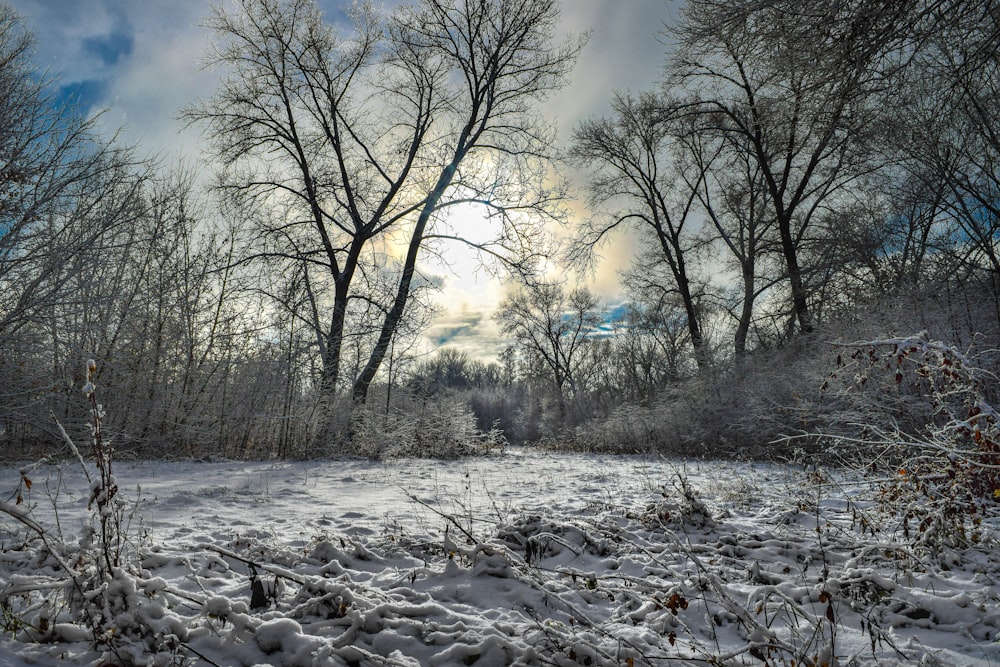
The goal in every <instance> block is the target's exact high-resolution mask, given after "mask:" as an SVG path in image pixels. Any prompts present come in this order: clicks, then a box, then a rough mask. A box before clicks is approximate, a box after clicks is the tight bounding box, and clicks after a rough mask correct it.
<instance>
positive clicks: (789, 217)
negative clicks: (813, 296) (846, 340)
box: [668, 0, 906, 332]
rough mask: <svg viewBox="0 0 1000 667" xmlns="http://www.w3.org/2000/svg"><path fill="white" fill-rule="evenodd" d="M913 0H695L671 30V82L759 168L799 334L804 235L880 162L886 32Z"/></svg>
mask: <svg viewBox="0 0 1000 667" xmlns="http://www.w3.org/2000/svg"><path fill="white" fill-rule="evenodd" d="M904 4H906V3H891V2H884V1H881V0H880V1H873V2H865V1H859V2H842V3H841V2H835V3H828V2H818V1H813V0H808V1H807V2H793V1H791V0H787V1H779V0H768V1H758V0H752V1H748V0H725V1H723V2H714V1H708V0H705V1H700V0H695V1H693V2H690V3H688V5H687V6H686V9H685V12H684V16H683V19H682V20H681V21H680V22H679V23H678V25H677V26H676V28H675V29H674V30H673V31H672V34H673V35H674V36H675V37H676V38H677V39H678V42H679V44H680V47H679V49H678V51H677V53H676V54H675V56H674V58H673V60H672V62H671V70H672V71H671V76H670V77H669V78H668V84H669V85H673V86H676V87H678V88H682V89H684V90H686V91H687V94H689V95H690V96H691V100H690V111H691V113H696V114H698V115H699V116H700V117H701V121H702V125H703V128H704V130H705V131H714V132H716V133H718V134H719V135H720V136H722V137H725V138H727V139H728V141H729V146H730V147H733V148H735V147H743V148H744V149H745V150H746V151H747V153H748V156H749V157H750V158H751V159H752V160H753V162H755V163H756V167H757V168H758V169H759V171H760V177H761V178H762V179H763V182H764V184H765V186H766V191H767V196H768V200H769V203H770V206H771V207H772V211H773V216H774V224H775V226H776V229H777V232H778V241H779V244H780V250H781V254H782V256H783V258H784V264H785V269H786V275H787V279H788V283H789V287H790V294H791V306H792V312H793V313H794V316H795V318H796V319H797V321H798V327H799V330H800V331H802V332H808V331H811V330H812V328H813V326H814V322H813V316H812V312H811V308H810V305H809V286H808V280H807V277H808V276H807V274H808V272H809V267H808V266H804V265H803V264H802V259H803V255H802V249H803V244H804V243H805V242H807V241H808V240H809V236H810V235H811V234H814V233H815V231H816V230H815V227H814V222H815V216H816V213H817V211H821V210H822V208H823V207H824V206H827V205H829V204H830V203H831V202H832V201H833V200H834V199H835V198H836V197H837V196H838V194H839V193H840V192H841V191H842V189H843V188H845V187H846V186H847V185H848V184H850V183H851V182H853V181H854V179H856V178H857V177H858V176H859V175H862V174H864V173H866V172H868V171H869V170H871V169H872V168H873V165H872V161H871V158H872V154H871V153H870V152H869V151H868V150H867V149H868V148H869V147H870V145H871V136H872V134H873V132H874V130H875V128H876V124H875V121H876V119H877V117H878V116H877V112H878V110H879V104H878V101H880V99H881V98H880V97H879V94H880V93H882V92H883V85H884V83H885V77H886V75H887V74H886V68H885V67H884V66H883V65H885V62H884V60H885V58H886V54H887V53H888V49H889V46H888V45H887V43H886V41H885V40H887V39H889V38H890V37H895V36H896V30H897V28H898V19H899V17H900V16H901V15H902V14H904V13H905V10H904V8H903V7H902V5H904Z"/></svg>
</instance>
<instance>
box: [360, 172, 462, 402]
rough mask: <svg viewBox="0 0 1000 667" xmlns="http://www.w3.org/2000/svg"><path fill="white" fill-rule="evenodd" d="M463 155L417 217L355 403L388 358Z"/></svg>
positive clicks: (443, 174)
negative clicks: (427, 238)
mask: <svg viewBox="0 0 1000 667" xmlns="http://www.w3.org/2000/svg"><path fill="white" fill-rule="evenodd" d="M462 157H464V154H461V153H460V154H457V155H456V156H455V157H454V158H453V159H452V162H451V164H449V165H448V166H447V167H445V169H444V170H443V171H442V172H441V176H440V177H439V178H438V182H437V183H436V184H435V186H434V189H433V190H432V191H431V193H430V196H428V197H427V202H426V203H425V204H424V207H423V208H422V209H421V210H420V217H419V218H417V224H416V226H415V227H414V229H413V234H412V235H411V236H410V245H409V247H408V248H407V250H406V259H405V261H404V262H403V274H402V275H401V276H400V278H399V289H397V290H396V298H395V300H394V301H393V303H392V308H391V309H390V310H389V312H388V313H386V315H385V320H384V322H383V324H382V331H381V332H380V333H379V337H378V342H377V343H376V344H375V349H374V350H372V353H371V356H370V357H369V358H368V363H367V364H365V367H364V368H363V369H362V370H361V373H360V374H359V375H358V378H357V380H355V381H354V392H353V397H354V402H355V403H357V404H364V402H365V401H366V400H368V389H369V388H370V387H371V384H372V381H373V380H374V379H375V375H376V374H377V373H378V369H379V367H380V366H381V365H382V361H383V360H384V359H385V355H386V352H387V351H388V349H389V343H390V342H392V337H393V336H394V335H395V334H396V328H397V327H398V326H399V322H400V321H401V320H402V318H403V311H404V310H405V309H406V301H407V299H409V297H410V284H411V283H412V282H413V274H414V272H415V271H416V266H417V253H418V252H419V251H420V245H421V244H422V243H423V240H424V231H425V230H426V229H427V223H428V222H429V221H430V218H431V215H432V214H433V213H434V211H435V210H436V209H437V206H438V203H439V202H440V201H441V197H443V196H444V192H445V190H447V189H448V186H449V185H451V181H452V179H453V178H454V177H455V172H456V171H457V169H458V164H459V163H460V162H461V161H462Z"/></svg>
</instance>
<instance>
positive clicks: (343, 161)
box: [186, 0, 580, 402]
mask: <svg viewBox="0 0 1000 667" xmlns="http://www.w3.org/2000/svg"><path fill="white" fill-rule="evenodd" d="M351 18H352V22H353V33H351V34H347V35H340V34H338V33H337V31H336V30H335V29H334V28H333V27H332V26H330V25H328V24H326V23H325V22H324V20H323V17H322V13H321V11H320V9H319V7H318V6H317V5H316V3H315V2H314V0H239V2H238V3H237V8H236V11H234V12H233V13H227V12H225V11H223V10H216V12H215V14H214V16H213V17H212V18H211V19H210V20H209V22H208V25H209V26H210V27H211V28H212V29H213V30H214V31H215V32H216V34H217V36H218V43H217V47H216V50H215V52H214V54H213V56H212V58H211V63H212V64H214V65H218V66H221V67H223V68H224V69H225V71H226V72H227V73H228V75H227V78H226V79H225V80H224V82H223V84H222V86H221V87H220V88H219V90H218V91H217V93H216V94H215V96H214V97H213V98H212V99H211V100H209V101H208V102H206V103H204V104H201V105H199V106H196V107H193V108H191V109H189V110H188V111H187V112H186V116H187V118H188V119H189V120H191V121H197V122H200V123H203V124H204V126H205V127H206V128H207V129H208V133H209V136H210V137H211V139H212V141H213V145H214V147H215V153H216V155H217V157H218V158H219V159H220V160H221V162H222V164H223V165H224V167H226V184H225V187H226V188H227V190H228V191H229V192H230V193H231V194H232V195H233V196H234V197H235V198H237V199H241V200H242V201H244V202H245V203H246V204H247V206H248V207H252V208H254V209H255V210H256V211H257V212H258V213H259V214H260V215H258V216H257V219H258V221H259V223H260V227H259V231H260V232H262V233H258V234H257V236H256V239H257V241H259V243H258V244H257V245H256V246H255V247H253V248H252V249H251V250H250V252H249V256H250V257H251V258H266V259H270V260H280V261H283V262H291V263H293V264H300V265H302V266H304V267H305V271H306V273H305V275H306V276H308V281H307V284H308V287H309V289H310V290H311V291H310V298H309V306H310V313H311V315H310V317H309V318H308V321H309V322H310V324H311V326H312V327H313V329H314V331H315V334H316V339H317V342H318V345H319V348H320V354H321V357H322V367H323V380H322V391H323V393H324V395H326V396H330V395H332V394H333V393H334V392H336V391H337V388H338V386H339V384H340V382H341V378H340V373H341V369H342V363H341V355H342V352H343V350H344V342H345V340H344V336H345V331H346V330H347V327H348V318H349V316H350V313H351V309H352V304H353V302H355V301H356V300H359V299H360V300H365V301H367V302H368V305H367V306H365V305H362V306H361V308H360V309H359V310H361V311H365V310H368V311H369V312H371V311H370V310H369V307H370V306H375V311H376V312H380V313H381V314H380V315H379V316H378V317H379V319H380V320H381V325H377V324H376V330H377V331H378V334H377V338H376V340H375V343H374V345H373V348H372V349H371V351H370V353H369V354H368V355H367V357H368V359H367V362H365V363H364V364H363V366H362V368H361V369H360V370H359V373H358V376H357V377H356V378H355V379H354V389H353V395H354V397H355V399H356V400H358V401H361V402H363V401H364V399H365V397H366V396H367V392H368V388H369V386H370V385H371V383H372V381H373V379H374V378H375V375H376V374H377V372H378V369H379V367H380V365H381V363H382V361H383V359H384V357H385V354H386V352H387V350H388V349H389V345H390V342H391V340H392V337H393V335H394V333H395V332H396V330H397V328H398V327H399V324H400V321H401V319H402V318H403V314H404V310H405V309H406V305H407V302H408V300H409V299H410V296H411V291H412V286H413V282H414V275H415V273H416V272H417V258H418V255H419V253H420V251H421V249H423V248H425V246H427V244H428V243H430V242H432V241H433V240H435V239H438V240H443V239H444V238H446V237H447V238H448V239H451V240H458V241H463V240H465V235H464V233H463V232H462V230H458V231H455V232H454V233H452V232H451V231H450V230H441V231H440V233H437V232H436V231H435V229H434V227H435V225H440V223H441V222H442V220H443V218H444V216H443V215H442V214H441V211H442V209H443V208H444V207H445V206H448V205H452V204H456V203H459V202H471V203H477V204H480V205H482V206H484V207H485V208H486V209H487V210H489V211H491V212H492V214H493V215H492V217H491V220H496V221H498V222H499V224H497V225H496V228H495V231H496V234H495V236H494V237H493V239H492V240H490V241H487V242H482V243H479V244H478V246H479V247H480V249H482V250H484V251H485V252H488V253H490V254H492V255H494V256H496V257H499V258H501V259H504V260H506V261H509V262H511V263H518V262H521V261H524V260H525V256H526V255H530V254H531V253H533V252H537V248H535V247H534V245H533V244H534V237H535V236H536V235H537V227H535V226H534V222H533V221H534V220H535V219H537V216H538V215H541V214H545V213H550V212H551V210H552V204H553V200H554V199H555V198H557V196H556V195H555V194H554V193H553V192H552V191H551V189H550V188H549V187H547V186H546V184H545V180H544V177H545V175H546V168H545V164H546V159H547V156H548V154H549V153H550V152H551V139H552V135H551V132H549V131H548V130H547V129H546V128H545V127H544V126H542V125H540V124H539V123H538V122H537V121H536V119H535V118H534V117H533V116H531V114H530V113H529V112H530V110H531V108H532V102H533V101H536V100H538V99H540V98H541V97H543V96H544V95H545V94H546V93H547V92H548V91H549V90H551V89H552V88H554V87H556V86H558V85H560V84H561V82H562V81H563V80H564V78H565V77H566V75H567V73H568V72H569V70H570V68H571V67H572V64H573V62H574V59H575V56H576V53H577V51H578V49H579V46H580V45H579V43H572V44H569V45H566V46H562V47H556V46H554V45H553V38H554V33H555V26H556V20H557V18H558V7H557V3H556V2H555V1H554V0H473V1H469V2H455V1H454V0H419V1H418V2H416V3H415V4H413V5H409V4H407V5H403V6H400V7H398V8H397V9H396V10H395V12H394V13H392V14H391V15H388V16H385V15H382V14H380V13H379V12H377V11H376V10H375V9H374V8H373V7H372V6H371V4H369V3H364V4H362V5H360V6H358V7H357V8H356V10H355V11H354V12H353V14H352V16H351ZM400 239H406V241H405V254H404V256H403V257H402V259H401V260H400V265H399V268H398V278H397V279H396V281H395V283H396V287H395V289H394V290H392V291H391V293H389V294H385V295H381V296H377V295H373V294H371V293H368V294H366V293H364V291H362V290H358V289H357V288H356V287H355V286H356V284H357V281H358V279H359V277H360V278H361V279H362V280H367V279H366V278H365V274H366V272H370V271H372V270H373V264H374V265H377V263H378V261H377V259H376V258H377V256H378V252H380V251H381V249H380V248H376V247H375V246H374V245H373V244H374V243H375V242H376V241H379V242H380V243H381V242H383V241H384V243H398V242H399V240H400ZM373 298H374V299H375V301H371V299H373ZM370 324H374V323H370Z"/></svg>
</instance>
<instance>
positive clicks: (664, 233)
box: [571, 93, 710, 366]
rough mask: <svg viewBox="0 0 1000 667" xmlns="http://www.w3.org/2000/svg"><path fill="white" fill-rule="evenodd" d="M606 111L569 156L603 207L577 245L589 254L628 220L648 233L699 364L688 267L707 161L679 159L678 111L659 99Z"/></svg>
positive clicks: (702, 359)
mask: <svg viewBox="0 0 1000 667" xmlns="http://www.w3.org/2000/svg"><path fill="white" fill-rule="evenodd" d="M612 109H613V115H612V117H610V118H602V119H595V120H588V121H585V122H583V123H581V124H580V126H579V127H578V128H577V129H576V131H575V133H574V136H573V147H572V150H571V155H572V156H573V157H574V158H576V159H577V160H578V161H579V162H581V163H582V164H584V165H586V166H589V167H590V168H591V178H590V183H589V192H590V197H589V198H590V201H591V203H592V205H594V206H595V208H597V209H598V210H600V209H602V208H603V209H605V210H606V212H605V213H599V214H598V215H595V216H592V217H591V218H589V219H588V220H587V221H585V223H584V225H583V226H582V228H581V233H580V235H579V237H578V239H577V249H578V251H583V252H591V251H593V249H594V248H595V247H596V246H597V245H598V244H600V243H601V242H602V241H604V240H606V239H607V237H608V235H609V234H611V232H612V231H614V230H616V229H618V228H620V227H622V226H623V225H627V224H630V223H634V224H635V225H638V226H639V227H640V229H642V230H644V231H646V232H648V233H649V234H650V236H651V237H652V242H653V246H654V247H655V248H656V252H654V253H652V256H653V257H654V258H655V259H657V260H658V261H659V263H662V264H664V265H666V266H667V267H668V269H669V275H670V278H671V283H672V284H671V285H670V291H671V292H675V293H676V294H677V295H678V296H679V297H680V301H681V304H682V305H683V307H684V312H685V314H686V315H687V327H688V331H689V333H690V340H691V345H692V346H693V347H694V352H695V358H696V359H697V360H698V364H699V366H704V365H705V364H706V363H707V361H708V359H707V356H706V353H705V337H704V335H703V334H702V331H701V321H700V314H699V307H698V287H697V286H696V284H695V280H694V277H693V274H692V270H691V267H690V265H691V255H692V253H693V252H694V251H695V248H696V246H697V245H698V244H699V242H700V241H699V239H698V238H697V235H696V232H697V231H698V229H697V227H696V222H695V221H694V217H695V216H694V215H693V212H694V208H695V205H696V203H697V199H698V195H699V193H700V190H701V184H702V180H703V179H704V175H705V170H706V165H704V164H698V163H697V162H695V161H692V160H685V159H684V158H685V157H688V156H686V155H685V153H687V150H686V146H685V145H684V144H683V143H682V142H681V141H679V140H678V136H679V134H678V124H679V119H678V110H677V108H675V107H673V106H672V105H671V104H670V103H669V102H668V101H667V100H665V99H664V98H662V97H661V96H659V95H656V94H653V93H645V94H642V95H640V96H639V97H632V96H629V95H621V94H619V95H616V96H615V98H614V101H613V102H612ZM709 161H710V159H709ZM692 227H694V229H692Z"/></svg>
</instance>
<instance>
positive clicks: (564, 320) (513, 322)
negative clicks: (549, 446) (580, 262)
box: [495, 283, 601, 416]
mask: <svg viewBox="0 0 1000 667" xmlns="http://www.w3.org/2000/svg"><path fill="white" fill-rule="evenodd" d="M495 317H496V319H497V321H498V322H499V323H500V327H501V330H502V331H503V333H504V334H505V335H508V336H513V337H515V338H516V339H517V340H518V342H519V343H520V344H521V346H523V347H524V348H525V349H526V350H527V351H528V352H529V353H530V354H537V355H538V356H539V357H540V358H541V359H542V361H543V362H544V364H545V367H546V368H547V370H548V372H549V373H550V374H551V378H552V386H553V389H554V390H555V394H556V399H557V401H558V403H559V409H560V416H564V415H565V409H566V404H565V398H566V392H567V390H568V391H569V392H575V391H576V389H577V378H576V374H577V371H578V369H579V366H580V364H581V362H582V361H583V356H584V355H583V354H582V350H583V349H584V347H585V346H586V345H587V344H588V342H589V341H590V340H591V335H592V334H593V333H594V330H595V329H596V328H597V326H598V325H599V324H600V323H601V317H600V315H599V313H598V300H597V297H595V296H594V295H593V294H592V293H591V292H590V291H589V290H587V289H586V288H576V289H573V290H570V291H569V292H567V291H565V290H564V289H563V288H562V286H561V285H558V284H555V283H529V284H528V285H527V286H526V287H524V288H522V289H519V290H517V291H514V292H512V293H511V294H509V295H508V296H507V298H506V299H504V301H503V302H501V303H500V306H499V307H498V309H497V312H496V315H495Z"/></svg>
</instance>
